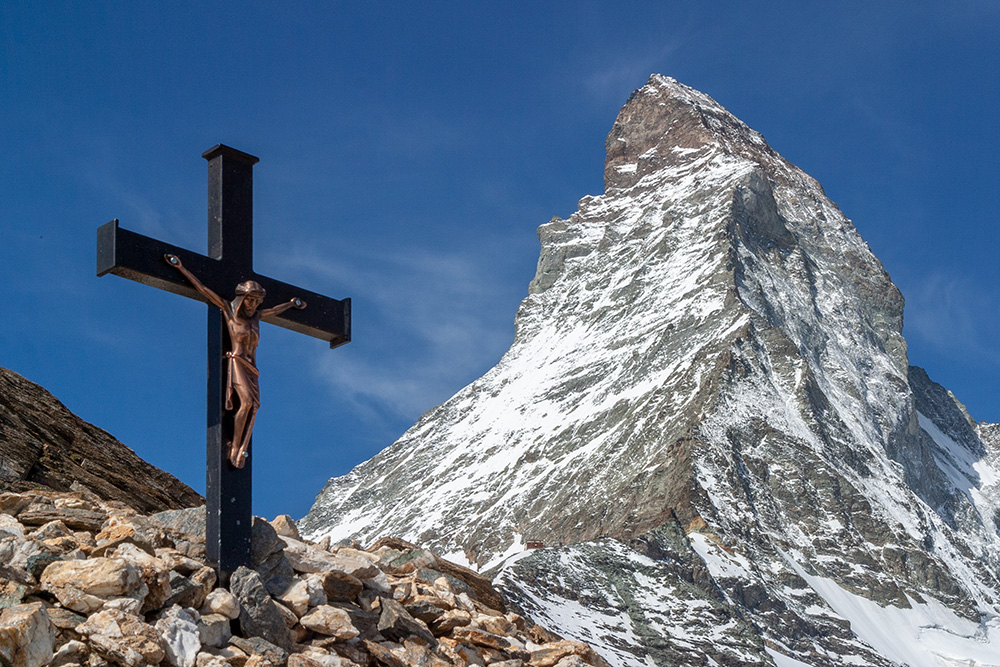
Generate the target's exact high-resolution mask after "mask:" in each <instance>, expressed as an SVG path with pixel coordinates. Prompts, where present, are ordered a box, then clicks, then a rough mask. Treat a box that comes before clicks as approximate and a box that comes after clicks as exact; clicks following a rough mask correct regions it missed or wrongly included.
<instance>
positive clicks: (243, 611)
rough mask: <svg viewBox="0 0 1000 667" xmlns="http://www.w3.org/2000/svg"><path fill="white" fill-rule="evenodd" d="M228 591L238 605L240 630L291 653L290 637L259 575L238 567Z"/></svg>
mask: <svg viewBox="0 0 1000 667" xmlns="http://www.w3.org/2000/svg"><path fill="white" fill-rule="evenodd" d="M229 589H230V590H231V591H232V593H233V595H235V596H236V599H237V600H238V601H239V603H240V629H241V630H242V631H243V633H244V634H247V635H250V636H256V637H261V638H263V639H265V640H267V641H268V642H270V643H272V644H274V645H276V646H278V647H280V648H282V649H284V650H287V651H290V650H291V649H292V636H291V633H290V632H289V631H288V626H287V625H285V621H284V618H283V617H282V615H281V612H280V611H279V610H278V609H277V608H276V606H277V605H276V603H275V602H274V601H273V600H271V596H270V595H269V594H268V592H267V589H266V588H264V584H263V582H262V581H261V579H260V575H259V574H257V573H256V572H254V571H253V570H251V569H249V568H247V567H243V566H240V567H239V568H237V569H236V572H234V573H233V575H232V578H231V579H230V582H229Z"/></svg>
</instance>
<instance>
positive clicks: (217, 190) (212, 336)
mask: <svg viewBox="0 0 1000 667" xmlns="http://www.w3.org/2000/svg"><path fill="white" fill-rule="evenodd" d="M202 157H204V158H205V159H206V160H208V256H207V257H206V256H204V255H199V254H197V253H194V252H191V251H190V250H184V249H183V248H178V247H177V246H173V245H170V244H168V243H163V242H162V241H157V240H156V239H152V238H149V237H148V236H142V235H141V234H136V233H135V232H130V231H128V230H125V229H121V228H120V227H119V226H118V220H112V221H111V222H109V223H107V224H105V225H102V226H101V227H100V228H98V230H97V275H98V276H103V275H104V274H106V273H113V274H115V275H118V276H121V277H123V278H128V279H129V280H135V281H137V282H140V283H143V284H145V285H152V286H153V287H158V288H160V289H163V290H167V291H168V292H173V293H174V294H180V295H182V296H186V297H189V298H191V299H198V300H199V301H205V298H204V297H202V296H201V294H199V293H198V292H197V291H195V289H194V287H192V286H191V283H189V282H188V281H187V280H186V279H185V278H184V277H183V276H182V275H181V274H180V273H179V272H178V271H177V270H175V269H174V268H173V267H172V266H170V265H169V264H168V263H167V262H166V261H164V255H167V254H173V255H177V256H178V257H179V258H180V259H181V261H182V262H183V263H184V265H185V266H186V267H187V268H188V269H189V270H190V271H191V272H192V273H193V274H194V275H195V276H197V277H198V278H199V279H200V280H201V281H202V283H204V284H205V286H206V287H208V288H210V289H211V290H212V291H214V292H215V293H216V294H219V295H220V296H222V298H223V299H230V298H232V296H233V290H234V289H235V288H236V285H238V284H239V283H241V282H243V281H245V280H256V281H257V282H258V283H260V284H261V285H262V286H263V287H264V289H265V290H266V291H267V298H266V304H271V303H273V304H277V303H283V302H286V301H288V300H290V299H293V298H295V297H301V298H302V299H304V300H305V302H306V304H307V307H306V308H305V309H303V310H298V309H294V308H293V309H291V310H287V311H285V312H284V313H281V314H280V315H278V316H275V317H271V318H268V319H267V320H265V321H268V322H270V323H271V324H277V325H278V326H281V327H285V328H287V329H291V330H293V331H298V332H299V333H304V334H307V335H309V336H314V337H316V338H322V339H323V340H327V341H330V347H331V348H334V347H338V346H340V345H343V344H345V343H348V342H350V340H351V300H350V299H342V300H338V299H331V298H329V297H325V296H321V295H319V294H316V293H314V292H310V291H308V290H304V289H300V288H298V287H294V286H292V285H288V284H285V283H282V282H279V281H277V280H273V279H271V278H268V277H266V276H261V275H258V274H256V273H254V270H253V166H254V165H255V164H257V162H258V159H257V158H256V157H254V156H252V155H248V154H247V153H243V152H241V151H238V150H236V149H234V148H230V147H228V146H223V145H222V144H219V145H218V146H215V147H214V148H212V149H210V150H208V151H207V152H205V153H203V154H202ZM228 349H229V333H228V331H227V328H226V325H225V321H224V320H223V317H222V312H221V311H220V310H219V309H218V308H216V307H215V306H213V305H211V304H209V307H208V433H207V458H208V461H207V465H208V471H207V475H206V484H205V496H206V502H207V509H208V516H207V525H206V536H205V537H206V541H205V551H206V554H207V557H208V560H209V562H210V563H211V564H212V565H213V567H215V568H216V570H217V571H218V573H219V576H220V579H221V580H223V581H226V580H228V577H229V575H230V574H231V573H232V572H233V571H235V570H236V568H237V567H239V566H240V565H246V566H250V565H251V558H250V548H251V539H250V536H251V526H252V520H253V515H252V513H251V492H252V488H251V467H252V461H253V458H252V457H251V458H249V459H247V462H246V464H245V466H244V467H243V468H242V469H238V468H235V467H233V466H232V465H231V464H230V463H229V462H228V459H227V458H226V446H225V445H226V443H227V442H228V441H230V440H232V438H233V415H232V414H231V412H229V411H227V410H226V409H225V398H226V371H227V360H226V359H225V352H226V351H227V350H228Z"/></svg>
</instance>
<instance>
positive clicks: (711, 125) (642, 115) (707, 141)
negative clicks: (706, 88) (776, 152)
mask: <svg viewBox="0 0 1000 667" xmlns="http://www.w3.org/2000/svg"><path fill="white" fill-rule="evenodd" d="M706 147H712V148H715V149H718V150H723V151H726V152H730V153H733V154H742V155H745V154H748V153H751V152H755V153H762V154H773V151H772V150H771V148H770V147H769V146H768V145H767V142H766V141H764V137H762V136H761V135H760V134H759V133H758V132H755V131H754V130H752V129H750V128H749V127H748V126H747V125H746V123H744V122H743V121H741V120H740V119H738V118H737V117H736V116H734V115H733V114H731V113H729V112H728V111H726V109H724V108H723V107H722V105H720V104H719V103H718V102H716V101H715V100H713V99H712V98H711V97H709V96H708V95H706V94H704V93H702V92H699V91H697V90H695V89H694V88H690V87H688V86H685V85H684V84H682V83H679V82H677V80H675V79H672V78H670V77H666V76H662V75H660V74H653V75H652V76H650V77H649V81H648V82H647V83H646V85H645V86H643V87H642V88H639V89H638V90H636V91H634V92H633V93H632V95H631V97H629V99H628V101H627V102H626V103H625V106H624V107H622V109H621V111H620V112H619V113H618V118H617V119H616V120H615V124H614V126H613V127H612V128H611V132H610V133H609V134H608V139H607V142H606V143H605V150H606V151H607V158H606V160H605V163H604V186H605V188H606V189H610V188H628V187H631V186H633V185H635V184H636V183H638V182H639V181H640V180H641V179H642V178H643V177H645V176H648V175H650V174H653V173H655V172H656V171H658V170H660V169H662V168H664V167H671V166H675V165H676V164H677V163H678V161H679V160H681V159H683V158H684V157H685V156H690V154H691V153H696V152H698V151H701V150H703V149H705V148H706Z"/></svg>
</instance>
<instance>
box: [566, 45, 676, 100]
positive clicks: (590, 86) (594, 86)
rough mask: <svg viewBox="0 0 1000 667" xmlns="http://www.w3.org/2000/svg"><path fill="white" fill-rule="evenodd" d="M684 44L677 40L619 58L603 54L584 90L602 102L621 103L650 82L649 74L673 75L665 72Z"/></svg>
mask: <svg viewBox="0 0 1000 667" xmlns="http://www.w3.org/2000/svg"><path fill="white" fill-rule="evenodd" d="M683 43H684V42H683V40H682V39H679V38H675V39H670V40H667V41H665V42H663V43H661V44H658V45H656V46H654V47H651V48H648V49H646V50H644V51H638V50H630V51H629V52H628V53H627V54H620V55H618V56H617V57H615V56H609V54H606V53H605V54H602V60H601V61H600V62H599V63H598V64H596V65H595V67H594V68H593V69H591V70H590V71H589V72H587V73H585V74H584V78H583V86H584V89H585V90H586V91H587V92H588V93H590V94H591V95H592V96H593V97H594V98H596V100H597V101H598V102H601V103H604V102H609V101H610V102H615V103H617V104H621V103H622V102H624V101H625V98H626V97H628V92H629V91H631V90H634V89H635V88H636V87H638V86H641V85H643V84H644V83H646V79H647V78H648V77H649V75H651V74H665V75H667V76H669V75H670V72H665V71H661V70H662V69H663V68H664V66H665V65H666V64H667V63H668V62H669V60H670V58H671V56H672V55H673V54H674V53H676V52H677V51H678V50H679V49H681V47H682V46H683ZM623 95H624V96H623Z"/></svg>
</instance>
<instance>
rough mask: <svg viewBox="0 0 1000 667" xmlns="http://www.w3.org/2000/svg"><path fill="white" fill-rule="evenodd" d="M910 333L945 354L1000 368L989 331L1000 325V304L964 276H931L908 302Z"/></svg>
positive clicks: (929, 275) (926, 278)
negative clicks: (989, 337)
mask: <svg viewBox="0 0 1000 667" xmlns="http://www.w3.org/2000/svg"><path fill="white" fill-rule="evenodd" d="M905 323H906V334H907V336H908V337H912V336H918V337H920V338H921V339H922V340H923V341H924V342H926V343H928V344H930V345H932V346H933V347H934V348H936V349H937V350H939V351H940V353H941V354H943V355H944V356H947V357H952V358H963V359H965V360H969V359H976V360H978V361H979V362H980V363H988V364H990V365H1000V352H998V351H997V348H996V344H995V342H994V341H993V340H990V339H988V337H987V336H988V334H987V332H992V331H996V329H997V326H998V325H1000V302H998V299H997V296H996V294H995V293H994V292H987V291H985V290H983V289H981V288H980V287H978V286H977V285H975V284H972V283H971V282H969V281H968V280H966V279H964V278H962V277H954V276H947V275H944V274H942V273H937V272H935V273H930V274H927V275H926V276H924V277H923V279H922V280H920V281H919V282H918V283H917V285H916V289H915V290H913V292H912V294H911V295H909V296H908V298H907V301H906V319H905Z"/></svg>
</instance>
